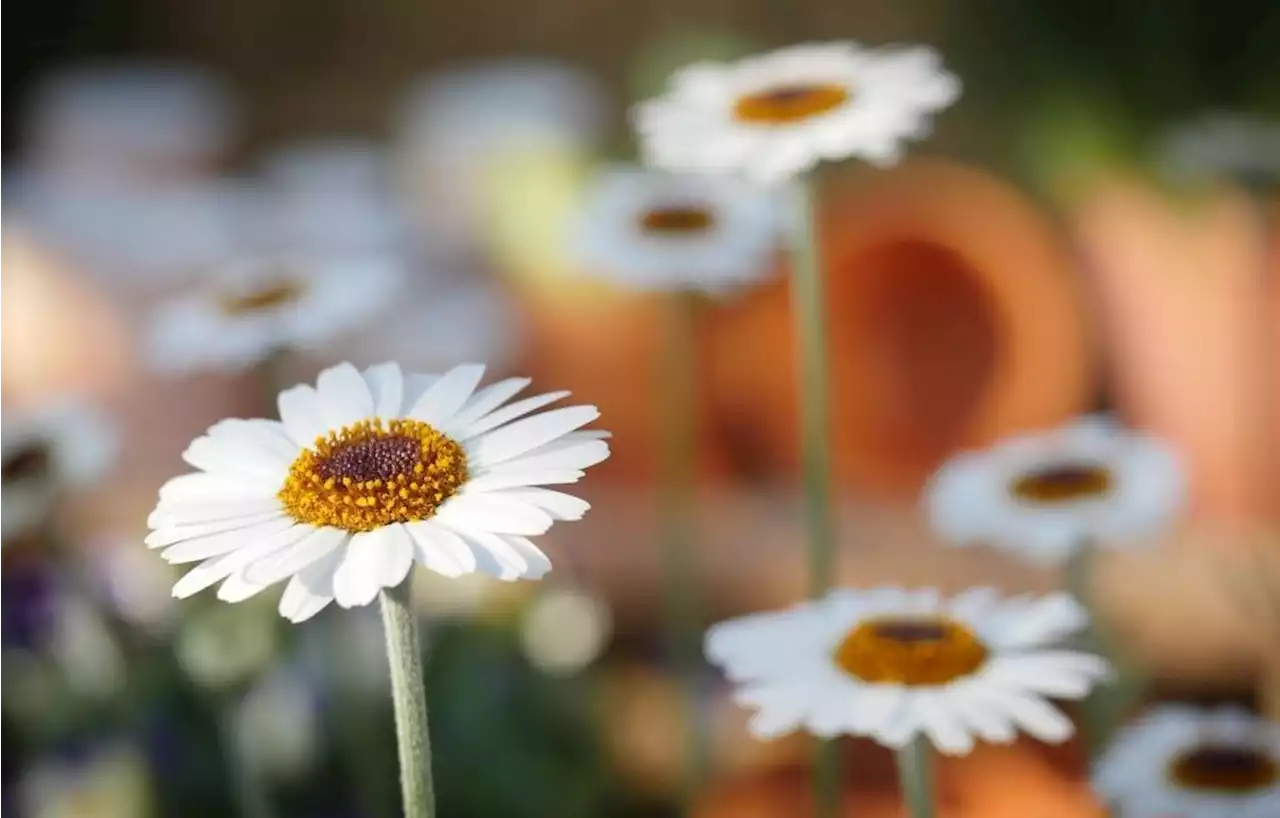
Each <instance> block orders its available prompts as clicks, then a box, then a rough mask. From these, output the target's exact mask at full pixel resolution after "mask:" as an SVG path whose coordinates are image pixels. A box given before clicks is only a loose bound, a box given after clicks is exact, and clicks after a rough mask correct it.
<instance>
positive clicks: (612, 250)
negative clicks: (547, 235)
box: [574, 165, 781, 292]
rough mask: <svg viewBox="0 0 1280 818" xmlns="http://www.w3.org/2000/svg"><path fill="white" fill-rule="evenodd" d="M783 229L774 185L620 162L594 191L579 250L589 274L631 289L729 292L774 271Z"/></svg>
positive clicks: (598, 181) (580, 232)
mask: <svg viewBox="0 0 1280 818" xmlns="http://www.w3.org/2000/svg"><path fill="white" fill-rule="evenodd" d="M780 226H781V225H780V219H779V209H778V202H777V200H776V197H775V196H774V195H773V194H772V193H771V192H770V191H769V190H768V189H767V188H760V187H756V186H753V185H750V184H748V183H746V182H743V181H741V180H738V179H735V178H733V177H729V176H723V175H720V176H714V175H706V174H696V175H694V174H671V173H666V172H664V171H653V170H646V169H644V168H637V167H631V166H626V165H616V166H613V167H610V168H608V169H606V170H604V171H602V172H600V173H599V174H598V175H597V176H596V178H595V180H594V182H593V184H592V186H591V188H590V189H589V191H588V193H587V197H586V201H585V203H584V206H583V209H582V212H581V214H580V217H579V219H578V223H577V229H576V231H575V234H574V245H575V247H576V250H577V255H578V256H579V260H580V262H581V263H582V265H583V266H584V267H585V268H586V269H588V270H589V271H590V272H592V273H595V274H598V275H602V276H607V277H609V278H611V279H612V280H614V281H616V282H617V283H619V284H622V285H624V286H627V287H633V288H636V289H641V290H654V289H692V290H707V291H712V292H722V291H724V290H726V289H729V288H732V287H735V286H742V285H744V284H749V283H751V282H753V281H757V280H759V279H760V278H761V277H763V276H764V275H765V274H767V273H768V272H769V269H770V266H771V265H770V262H771V260H772V255H773V253H774V251H775V250H776V248H777V242H778V237H779V228H780Z"/></svg>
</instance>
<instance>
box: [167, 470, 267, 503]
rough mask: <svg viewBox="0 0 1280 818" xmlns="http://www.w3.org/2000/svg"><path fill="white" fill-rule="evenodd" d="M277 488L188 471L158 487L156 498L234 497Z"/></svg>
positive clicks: (261, 482)
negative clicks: (158, 491) (157, 496)
mask: <svg viewBox="0 0 1280 818" xmlns="http://www.w3.org/2000/svg"><path fill="white" fill-rule="evenodd" d="M278 489H279V486H278V485H276V484H275V483H274V482H273V481H268V480H243V479H240V478H237V477H231V476H229V475H225V474H209V473H208V472H202V471H198V472H191V473H190V474H183V475H179V476H178V477H174V478H172V479H170V480H169V481H168V482H166V483H165V484H164V485H163V486H161V487H160V494H159V496H160V501H161V502H162V503H164V502H172V503H180V502H185V501H191V500H194V501H196V502H212V501H215V500H236V499H245V498H252V497H261V496H263V494H274V493H275V492H276V491H277V490H278Z"/></svg>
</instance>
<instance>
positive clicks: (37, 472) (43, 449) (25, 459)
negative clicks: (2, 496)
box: [0, 440, 53, 485]
mask: <svg viewBox="0 0 1280 818" xmlns="http://www.w3.org/2000/svg"><path fill="white" fill-rule="evenodd" d="M52 465H53V453H52V452H51V451H49V446H48V444H47V443H45V442H44V441H42V440H33V441H31V442H30V443H26V444H23V445H21V446H17V447H15V448H14V449H12V450H11V451H9V452H8V453H6V454H5V455H4V462H3V464H0V480H2V481H3V483H4V484H5V485H9V484H12V483H19V482H22V481H24V480H30V479H34V478H40V477H44V476H45V475H47V474H48V473H49V470H50V468H51V467H52Z"/></svg>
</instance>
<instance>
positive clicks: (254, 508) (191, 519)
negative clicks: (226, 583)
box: [147, 495, 284, 529]
mask: <svg viewBox="0 0 1280 818" xmlns="http://www.w3.org/2000/svg"><path fill="white" fill-rule="evenodd" d="M270 511H277V512H283V511H284V509H282V508H281V507H280V501H279V500H277V499H276V498H275V497H272V496H270V495H267V496H261V495H260V496H258V497H253V498H244V499H237V500H210V501H205V502H201V501H197V500H188V501H185V502H173V501H169V502H165V501H163V500H162V501H161V502H160V505H159V506H157V507H156V509H155V510H154V511H152V512H151V513H150V514H149V515H147V527H148V528H152V529H156V528H165V527H172V526H182V525H199V524H200V523H213V522H218V521H220V520H234V519H237V518H241V517H253V516H257V515H259V514H265V513H267V512H270Z"/></svg>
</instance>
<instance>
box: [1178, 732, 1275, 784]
mask: <svg viewBox="0 0 1280 818" xmlns="http://www.w3.org/2000/svg"><path fill="white" fill-rule="evenodd" d="M1169 777H1170V778H1171V779H1173V781H1174V783H1175V784H1177V785H1178V786H1180V787H1185V788H1187V789H1191V790H1204V791H1208V792H1215V793H1223V794H1238V793H1247V792H1250V791H1252V790H1260V789H1266V788H1268V787H1272V786H1274V785H1275V784H1276V783H1277V782H1280V762H1277V760H1276V759H1274V758H1272V757H1271V756H1269V755H1267V753H1265V752H1263V751H1262V750H1261V749H1259V748H1255V747H1236V746H1232V745H1229V744H1202V745H1200V746H1198V747H1195V748H1193V749H1191V750H1188V751H1186V752H1184V753H1182V754H1180V755H1179V756H1178V757H1177V758H1175V759H1174V760H1173V763H1171V764H1170V765H1169Z"/></svg>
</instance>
